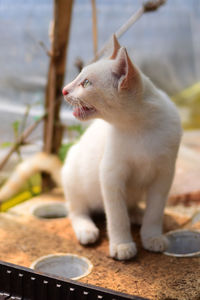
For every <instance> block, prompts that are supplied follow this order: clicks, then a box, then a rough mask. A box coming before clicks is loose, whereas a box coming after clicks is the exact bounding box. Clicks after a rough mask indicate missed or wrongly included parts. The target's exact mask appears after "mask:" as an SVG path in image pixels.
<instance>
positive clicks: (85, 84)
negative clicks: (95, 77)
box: [81, 79, 91, 88]
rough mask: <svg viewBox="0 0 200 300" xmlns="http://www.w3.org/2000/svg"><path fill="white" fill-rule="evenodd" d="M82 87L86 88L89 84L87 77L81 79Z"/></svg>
mask: <svg viewBox="0 0 200 300" xmlns="http://www.w3.org/2000/svg"><path fill="white" fill-rule="evenodd" d="M81 85H82V87H84V88H86V87H88V86H89V85H91V82H90V81H89V80H88V79H85V80H83V82H82V83H81Z"/></svg>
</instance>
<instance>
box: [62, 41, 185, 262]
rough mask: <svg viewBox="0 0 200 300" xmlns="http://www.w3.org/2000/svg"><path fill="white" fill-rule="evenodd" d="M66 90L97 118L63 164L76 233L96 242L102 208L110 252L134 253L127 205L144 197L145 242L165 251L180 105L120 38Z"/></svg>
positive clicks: (84, 113) (81, 112)
mask: <svg viewBox="0 0 200 300" xmlns="http://www.w3.org/2000/svg"><path fill="white" fill-rule="evenodd" d="M63 94H64V97H65V99H66V100H67V101H68V102H69V103H70V104H71V105H72V106H73V107H74V111H73V114H74V116H75V117H76V118H78V119H79V120H81V121H85V120H88V119H92V118H97V119H98V120H96V121H95V122H93V123H92V125H91V126H90V127H89V128H88V130H87V131H86V132H85V134H84V135H83V136H82V138H81V140H80V141H79V142H78V143H77V144H76V145H75V146H73V147H72V148H71V149H70V151H69V154H68V156H67V159H66V161H65V164H64V166H63V169H62V185H63V188H64V192H65V195H66V198H67V201H68V202H69V217H70V219H71V222H72V226H73V228H74V231H75V233H76V236H77V239H78V240H79V241H80V243H81V244H84V245H86V244H90V243H94V242H96V240H97V239H98V236H99V229H98V228H97V227H96V225H95V223H94V222H93V220H92V219H91V217H90V213H91V212H92V211H95V210H104V211H105V214H106V219H107V229H108V236H109V244H110V256H111V257H113V258H116V259H119V260H125V259H130V258H131V257H133V256H135V255H136V252H137V249H136V245H135V243H134V241H133V238H132V234H131V229H130V217H129V212H128V209H130V211H133V210H134V207H136V206H137V203H138V201H140V200H141V199H144V198H145V199H146V210H145V214H144V218H143V222H142V227H141V239H142V244H143V247H144V248H145V249H147V250H150V251H159V252H162V251H164V250H165V248H166V246H167V239H166V238H165V237H164V236H163V235H162V217H163V211H164V206H165V202H166V199H167V196H168V192H169V189H170V187H171V183H172V180H173V175H174V169H175V161H176V157H177V151H178V148H179V144H180V139H181V132H182V131H181V125H180V119H179V115H178V112H177V109H176V107H175V105H174V104H173V103H172V102H171V100H170V99H169V97H168V96H167V95H166V94H165V93H164V92H162V91H161V90H159V89H158V88H156V87H155V86H154V85H153V83H152V82H151V81H150V80H149V79H148V78H147V77H146V76H145V75H144V74H142V72H141V71H140V70H139V69H138V68H136V66H135V65H133V64H132V62H131V60H130V58H129V56H128V54H127V51H126V49H125V48H120V46H119V44H118V42H117V40H116V38H115V37H114V51H113V55H112V56H111V58H110V59H102V60H100V61H98V62H96V63H93V64H91V65H88V66H86V67H85V68H84V69H83V70H82V72H81V73H80V74H79V75H78V77H77V78H76V79H75V80H74V81H72V82H71V83H70V84H68V85H66V86H65V87H64V89H63ZM133 221H134V220H133Z"/></svg>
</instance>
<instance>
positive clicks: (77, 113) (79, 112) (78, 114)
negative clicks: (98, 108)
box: [73, 107, 90, 117]
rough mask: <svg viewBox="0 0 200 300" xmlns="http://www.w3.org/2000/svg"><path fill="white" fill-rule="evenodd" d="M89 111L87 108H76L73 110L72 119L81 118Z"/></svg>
mask: <svg viewBox="0 0 200 300" xmlns="http://www.w3.org/2000/svg"><path fill="white" fill-rule="evenodd" d="M89 110H90V109H89V108H87V107H82V108H80V107H76V108H74V111H73V115H74V117H81V116H83V114H84V113H86V112H88V111H89Z"/></svg>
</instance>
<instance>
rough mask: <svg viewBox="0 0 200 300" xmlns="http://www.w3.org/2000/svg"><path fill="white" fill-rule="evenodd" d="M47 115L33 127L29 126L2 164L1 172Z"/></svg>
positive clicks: (0, 164) (0, 166)
mask: <svg viewBox="0 0 200 300" xmlns="http://www.w3.org/2000/svg"><path fill="white" fill-rule="evenodd" d="M44 118H45V115H44V116H42V117H40V118H39V119H38V120H37V121H36V122H35V123H33V124H32V125H31V126H29V127H28V128H27V129H26V130H25V131H24V132H23V133H22V134H21V135H20V136H19V137H18V139H17V140H16V142H15V143H14V145H13V146H12V147H11V148H10V150H9V151H8V153H7V154H6V156H5V157H4V159H3V160H2V162H1V163H0V170H1V169H2V168H3V167H4V166H5V164H6V163H7V161H8V160H9V158H10V157H11V155H12V154H13V152H15V151H16V150H17V149H18V148H19V147H20V146H21V145H23V144H24V142H25V140H26V138H27V137H28V136H29V135H30V134H31V133H32V132H33V130H34V129H35V128H36V127H37V126H38V125H39V124H40V122H41V121H42V120H44Z"/></svg>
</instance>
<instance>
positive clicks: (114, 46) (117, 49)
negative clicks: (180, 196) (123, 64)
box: [110, 34, 121, 59]
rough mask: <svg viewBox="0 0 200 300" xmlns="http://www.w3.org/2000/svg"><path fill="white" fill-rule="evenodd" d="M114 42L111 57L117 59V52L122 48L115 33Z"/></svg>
mask: <svg viewBox="0 0 200 300" xmlns="http://www.w3.org/2000/svg"><path fill="white" fill-rule="evenodd" d="M112 44H113V53H112V55H111V57H110V59H115V58H116V57H117V53H118V51H119V49H120V48H121V46H120V44H119V42H118V40H117V38H116V35H115V34H113V36H112Z"/></svg>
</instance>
